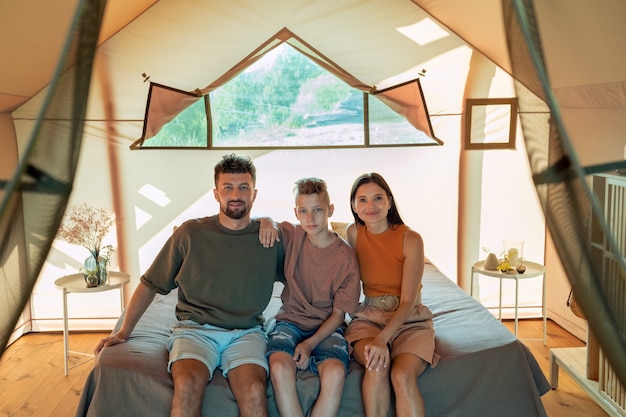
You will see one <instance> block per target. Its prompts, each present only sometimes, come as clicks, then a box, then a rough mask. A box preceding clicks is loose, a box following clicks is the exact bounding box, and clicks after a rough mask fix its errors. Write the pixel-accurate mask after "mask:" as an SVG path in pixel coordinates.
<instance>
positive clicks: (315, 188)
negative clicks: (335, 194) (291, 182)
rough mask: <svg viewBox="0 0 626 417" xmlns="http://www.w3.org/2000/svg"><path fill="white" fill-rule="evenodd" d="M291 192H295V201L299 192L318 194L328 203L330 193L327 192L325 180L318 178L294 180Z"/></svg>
mask: <svg viewBox="0 0 626 417" xmlns="http://www.w3.org/2000/svg"><path fill="white" fill-rule="evenodd" d="M293 192H294V194H295V198H296V203H297V202H298V196H299V195H300V194H319V195H320V196H321V197H322V199H323V200H325V201H326V202H327V203H328V204H330V195H329V194H328V187H327V185H326V182H325V181H324V180H321V179H319V178H315V177H310V178H300V179H299V180H298V181H296V186H295V187H294V189H293Z"/></svg>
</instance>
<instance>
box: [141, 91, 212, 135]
mask: <svg viewBox="0 0 626 417" xmlns="http://www.w3.org/2000/svg"><path fill="white" fill-rule="evenodd" d="M201 98H202V97H201V96H198V95H195V94H191V93H188V92H186V91H180V90H176V89H175V88H170V87H166V86H163V85H159V84H155V83H151V84H150V94H149V95H148V104H147V108H146V118H145V123H144V132H143V135H142V139H148V138H151V137H153V136H155V135H157V134H158V133H159V131H160V130H161V128H162V127H163V126H164V125H166V124H167V123H168V122H170V121H171V120H172V119H174V118H175V117H176V116H177V115H178V114H180V113H181V112H182V111H184V110H185V109H186V108H187V107H189V106H191V105H192V104H194V103H195V102H197V101H198V100H200V99H201Z"/></svg>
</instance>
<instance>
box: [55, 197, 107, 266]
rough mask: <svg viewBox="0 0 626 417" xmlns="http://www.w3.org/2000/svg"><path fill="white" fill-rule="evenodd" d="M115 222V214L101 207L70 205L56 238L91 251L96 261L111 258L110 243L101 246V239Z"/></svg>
mask: <svg viewBox="0 0 626 417" xmlns="http://www.w3.org/2000/svg"><path fill="white" fill-rule="evenodd" d="M114 223H115V215H114V214H111V213H109V212H107V211H106V210H105V209H103V208H94V207H91V206H88V205H87V204H86V203H85V204H82V205H79V206H72V207H70V209H69V210H68V211H67V212H66V213H65V217H64V219H63V222H62V224H61V227H60V228H59V230H58V232H57V235H56V238H57V239H59V240H63V241H65V242H68V243H72V244H74V245H80V246H83V247H85V248H87V250H88V251H89V252H90V253H91V255H92V256H93V258H94V259H95V260H96V261H102V260H104V261H105V262H106V263H107V264H108V263H109V262H110V260H111V254H112V253H113V251H114V249H113V246H112V245H106V246H102V239H103V238H104V237H105V236H106V235H107V233H109V230H111V226H113V224H114Z"/></svg>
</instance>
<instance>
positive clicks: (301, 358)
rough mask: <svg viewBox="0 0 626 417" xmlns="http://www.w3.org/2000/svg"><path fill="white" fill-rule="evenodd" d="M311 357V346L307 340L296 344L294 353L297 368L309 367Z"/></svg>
mask: <svg viewBox="0 0 626 417" xmlns="http://www.w3.org/2000/svg"><path fill="white" fill-rule="evenodd" d="M310 358H311V348H310V347H309V344H308V343H306V342H302V343H300V344H298V346H296V349H295V351H294V354H293V360H294V362H295V363H296V368H298V369H306V368H308V367H309V359H310Z"/></svg>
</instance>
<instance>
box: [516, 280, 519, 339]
mask: <svg viewBox="0 0 626 417" xmlns="http://www.w3.org/2000/svg"><path fill="white" fill-rule="evenodd" d="M518 290H519V277H518V276H515V337H517V326H518V314H517V310H518V298H519V296H518Z"/></svg>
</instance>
